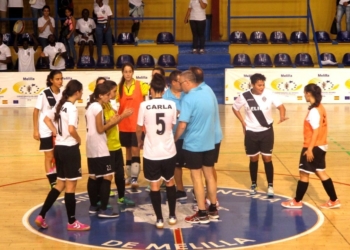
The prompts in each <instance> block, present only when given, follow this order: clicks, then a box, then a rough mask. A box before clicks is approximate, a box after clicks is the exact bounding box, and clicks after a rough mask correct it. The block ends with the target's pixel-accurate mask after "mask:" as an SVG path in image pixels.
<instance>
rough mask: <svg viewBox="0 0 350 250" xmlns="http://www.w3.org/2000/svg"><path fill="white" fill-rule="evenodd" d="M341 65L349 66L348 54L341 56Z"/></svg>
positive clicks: (349, 56)
mask: <svg viewBox="0 0 350 250" xmlns="http://www.w3.org/2000/svg"><path fill="white" fill-rule="evenodd" d="M343 65H344V66H350V53H345V54H344V56H343Z"/></svg>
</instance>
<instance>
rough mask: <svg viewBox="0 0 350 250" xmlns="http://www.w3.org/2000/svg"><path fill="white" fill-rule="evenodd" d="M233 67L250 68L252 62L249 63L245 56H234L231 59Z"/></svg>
mask: <svg viewBox="0 0 350 250" xmlns="http://www.w3.org/2000/svg"><path fill="white" fill-rule="evenodd" d="M233 66H234V67H251V66H252V62H251V61H250V57H249V56H248V55H247V54H243V53H240V54H236V55H235V56H234V57H233Z"/></svg>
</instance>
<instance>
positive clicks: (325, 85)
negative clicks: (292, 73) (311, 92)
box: [309, 74, 339, 92]
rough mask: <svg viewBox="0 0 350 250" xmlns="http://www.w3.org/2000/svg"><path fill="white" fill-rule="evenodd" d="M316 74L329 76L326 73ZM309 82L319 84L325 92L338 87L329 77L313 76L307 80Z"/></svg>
mask: <svg viewBox="0 0 350 250" xmlns="http://www.w3.org/2000/svg"><path fill="white" fill-rule="evenodd" d="M318 76H323V77H328V78H329V75H327V74H318ZM309 83H311V84H317V85H318V86H320V88H321V89H322V90H323V91H327V92H329V91H334V90H336V89H337V88H339V84H334V83H333V82H332V80H331V79H321V78H313V79H311V80H310V81H309Z"/></svg>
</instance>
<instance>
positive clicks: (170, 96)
mask: <svg viewBox="0 0 350 250" xmlns="http://www.w3.org/2000/svg"><path fill="white" fill-rule="evenodd" d="M184 95H185V93H184V92H181V95H180V98H177V97H176V96H175V95H174V94H173V92H171V90H170V89H167V90H166V91H165V92H164V95H163V99H165V100H170V101H173V102H175V105H176V110H180V108H181V100H182V98H183V97H184ZM178 125H179V120H178V119H177V120H176V124H175V126H174V128H173V133H174V135H175V133H176V129H177V126H178ZM183 137H184V134H182V135H181V137H180V139H183Z"/></svg>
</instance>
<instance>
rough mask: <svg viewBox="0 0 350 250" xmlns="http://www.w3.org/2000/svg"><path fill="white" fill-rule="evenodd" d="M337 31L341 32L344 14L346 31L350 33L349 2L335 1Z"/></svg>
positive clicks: (344, 0)
mask: <svg viewBox="0 0 350 250" xmlns="http://www.w3.org/2000/svg"><path fill="white" fill-rule="evenodd" d="M337 2H338V5H337V31H338V32H340V31H342V30H341V19H342V17H343V16H344V14H346V30H347V31H349V32H350V4H349V3H350V1H349V0H337Z"/></svg>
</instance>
